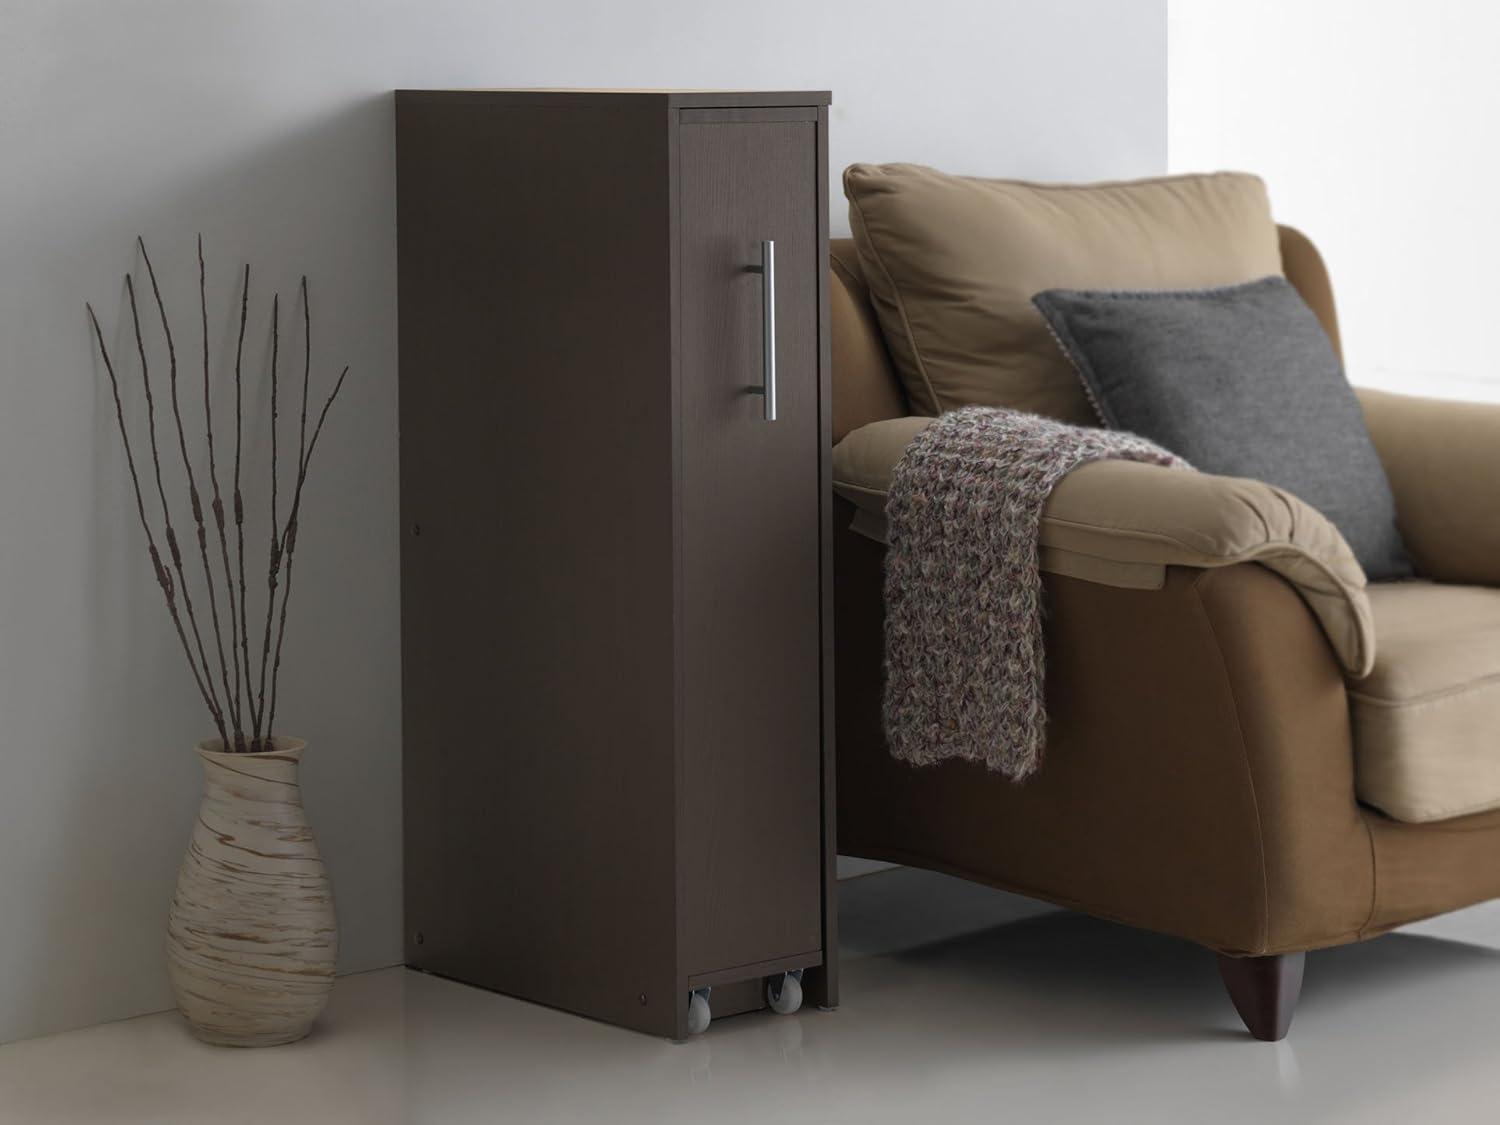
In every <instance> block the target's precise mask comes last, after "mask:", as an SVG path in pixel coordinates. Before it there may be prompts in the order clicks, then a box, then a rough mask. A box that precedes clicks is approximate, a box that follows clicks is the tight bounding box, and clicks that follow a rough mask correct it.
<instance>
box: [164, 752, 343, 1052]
mask: <svg viewBox="0 0 1500 1125" xmlns="http://www.w3.org/2000/svg"><path fill="white" fill-rule="evenodd" d="M220 745H222V744H221V743H220V742H219V740H217V739H214V740H212V741H211V742H205V743H202V744H200V745H199V746H198V755H199V757H200V758H201V759H202V760H203V800H202V803H201V804H200V805H199V808H198V819H197V822H196V823H195V824H194V825H193V834H192V838H191V840H190V842H189V844H188V850H187V855H186V856H184V857H183V861H182V867H181V869H180V871H179V872H178V875H177V890H176V893H175V894H173V896H172V905H171V908H170V911H169V913H168V917H167V966H168V970H169V972H170V975H171V978H172V988H173V991H174V992H175V993H176V996H177V1007H178V1008H179V1009H180V1010H181V1012H182V1014H183V1015H184V1016H185V1017H186V1018H187V1021H188V1023H190V1024H191V1025H192V1028H193V1031H194V1033H195V1034H196V1035H197V1036H198V1037H199V1038H200V1039H202V1040H204V1041H205V1042H208V1043H216V1044H221V1045H225V1046H237V1047H251V1046H271V1045H274V1044H277V1043H290V1042H293V1041H294V1040H297V1039H301V1038H302V1037H303V1036H305V1035H306V1034H307V1033H308V1032H309V1031H310V1030H311V1029H312V1025H313V1021H314V1020H315V1019H316V1018H317V1016H318V1013H319V1012H321V1011H322V1010H323V1005H324V1004H325V1003H326V1002H327V1000H328V993H329V991H330V990H331V989H332V988H333V966H334V959H335V956H336V955H337V952H338V928H337V924H336V921H335V918H334V910H333V895H332V891H331V889H330V886H329V882H328V873H327V871H326V869H325V868H324V866H323V859H322V857H321V856H320V855H319V854H318V847H317V844H316V843H315V842H314V840H313V834H312V828H311V826H310V825H309V823H308V819H307V814H306V812H305V811H304V810H303V808H302V793H301V789H300V788H299V786H298V783H297V767H298V763H299V761H300V760H301V757H302V751H303V749H304V748H305V746H306V744H305V743H303V742H302V741H300V740H298V739H292V738H278V739H276V740H275V749H274V750H271V751H267V752H266V753H262V754H225V753H222V752H220V751H219V750H218V749H217V747H218V746H220Z"/></svg>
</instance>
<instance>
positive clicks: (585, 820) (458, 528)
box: [396, 91, 833, 1037]
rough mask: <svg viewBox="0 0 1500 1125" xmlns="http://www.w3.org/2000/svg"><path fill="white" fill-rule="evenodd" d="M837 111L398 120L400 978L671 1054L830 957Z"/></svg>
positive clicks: (626, 110)
mask: <svg viewBox="0 0 1500 1125" xmlns="http://www.w3.org/2000/svg"><path fill="white" fill-rule="evenodd" d="M827 100H828V99H827V95H826V94H811V95H807V96H805V97H803V96H801V95H790V94H785V93H777V94H760V93H739V94H734V93H728V94H726V93H715V94H709V95H704V94H701V93H699V94H635V93H621V94H605V93H591V94H585V93H577V92H560V93H548V92H542V91H519V92H498V91H492V92H463V93H453V92H407V91H402V92H398V94H397V97H396V123H397V169H398V173H397V174H398V204H397V209H398V249H399V257H400V283H399V288H400V318H401V324H400V350H401V445H402V451H401V476H402V516H403V518H402V523H403V531H404V535H403V549H402V632H403V640H402V644H403V661H402V675H403V725H404V757H403V774H404V791H405V800H404V816H405V825H406V830H405V840H404V849H405V898H406V919H407V934H406V940H407V946H406V954H407V960H408V963H409V964H412V965H414V966H416V967H419V968H422V969H425V970H428V971H431V972H434V973H439V974H441V975H444V976H450V977H454V978H457V979H460V980H464V981H467V982H470V983H474V984H479V985H482V986H484V987H489V988H495V989H499V990H501V991H504V992H507V993H511V994H514V995H519V996H523V997H525V998H527V999H530V1000H534V1001H538V1002H541V1003H544V1004H549V1005H552V1006H555V1007H559V1008H564V1009H568V1010H571V1011H576V1012H581V1013H585V1014H587V1015H590V1016H594V1017H596V1018H600V1019H604V1020H608V1021H610V1022H613V1023H618V1024H622V1025H624V1026H627V1027H633V1028H638V1029H640V1030H643V1031H648V1032H652V1033H655V1034H659V1035H668V1036H675V1037H681V1036H683V1035H685V1034H686V1013H687V1006H686V999H687V990H688V989H689V987H692V986H696V984H697V983H699V982H703V983H710V982H711V983H712V984H713V985H714V989H715V992H714V1003H713V1008H714V1012H715V1013H716V1017H715V1018H719V1017H720V1016H722V1015H724V1014H727V1013H728V1012H730V1011H740V1010H747V1009H748V1008H750V1007H759V1006H761V1005H762V1004H763V993H762V983H761V980H760V978H761V977H762V976H763V975H768V974H772V973H775V972H780V971H784V970H787V969H792V968H809V969H811V968H813V967H814V966H819V965H820V964H823V963H826V961H827V957H826V956H825V952H824V951H825V949H826V948H827V940H826V935H827V932H828V927H829V926H830V925H831V924H832V921H831V920H832V907H831V904H829V905H825V899H824V897H823V892H824V891H825V889H826V890H827V891H828V892H830V894H831V889H832V886H831V880H827V878H826V875H827V873H828V872H830V871H831V864H832V862H833V857H832V856H831V855H825V854H823V848H824V846H825V843H831V842H832V826H831V823H828V822H827V821H826V820H825V819H824V818H825V817H828V816H831V811H832V809H831V801H832V786H831V781H832V778H831V764H832V760H831V757H830V755H831V746H829V745H827V744H826V743H825V741H824V732H825V730H827V729H828V728H827V727H826V725H825V720H824V718H823V717H822V716H821V715H820V712H819V705H820V693H822V694H826V692H827V689H828V679H829V676H830V675H831V673H830V671H829V667H828V664H827V657H828V655H829V654H830V653H831V647H830V646H829V644H828V637H827V636H826V635H825V633H826V630H827V627H828V618H827V597H828V594H827V589H826V581H827V575H828V573H829V572H828V557H827V556H826V554H823V553H820V552H826V551H827V549H828V540H827V537H826V530H827V513H826V496H824V495H823V492H825V491H826V488H827V481H828V465H827V458H828V441H827V435H828V420H827V409H828V401H829V400H828V383H827V380H828V367H827V344H826V337H825V331H824V326H823V325H822V323H821V317H822V316H823V315H824V313H823V310H824V309H825V306H826V298H825V295H824V293H823V291H822V289H821V285H822V282H821V281H820V278H821V277H822V274H823V272H824V271H823V269H822V263H823V262H824V261H825V257H826V225H827V216H826V205H825V203H824V197H825V195H826V178H825V176H826V170H825V169H824V168H823V163H824V160H825V154H826V144H825V143H824V141H825V140H826V114H825V113H824V112H823V111H822V109H821V107H822V106H824V105H826V103H827ZM765 107H769V108H765ZM762 238H774V239H776V240H777V251H778V256H779V259H780V261H779V264H780V269H779V271H778V272H779V281H780V282H781V294H780V300H779V301H778V306H779V310H778V311H779V315H780V319H781V334H782V339H783V348H782V349H781V357H780V358H781V364H782V385H783V395H782V403H783V418H782V420H781V421H778V422H776V423H774V424H769V425H768V424H767V423H765V422H764V420H763V418H762V416H761V413H762V402H761V400H760V399H759V398H758V397H756V396H753V395H751V394H750V393H748V389H747V388H748V385H749V384H751V383H758V382H759V377H760V356H761V346H760V324H761V306H760V296H759V294H760V286H759V281H758V278H757V277H756V276H755V275H753V274H750V273H747V272H745V270H744V267H745V266H747V265H749V264H751V263H753V262H755V261H758V258H759V240H760V239H762ZM705 286H710V287H713V291H712V292H708V291H706V290H705V288H704V287H705ZM820 622H821V623H822V624H821V625H820ZM825 882H826V883H827V886H826V888H825ZM809 983H810V989H809V992H808V995H809V996H810V997H813V998H814V999H815V1000H816V1001H817V1002H819V1003H822V1002H824V998H825V997H829V996H831V995H833V993H832V991H831V989H830V987H829V986H830V985H831V983H832V974H831V972H819V973H818V974H816V975H814V976H810V977H809Z"/></svg>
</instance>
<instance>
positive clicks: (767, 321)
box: [750, 238, 776, 422]
mask: <svg viewBox="0 0 1500 1125" xmlns="http://www.w3.org/2000/svg"><path fill="white" fill-rule="evenodd" d="M750 270H751V272H753V273H758V274H760V306H761V308H760V322H761V337H760V350H761V361H760V364H761V385H760V386H758V387H752V388H750V390H751V393H752V394H758V395H764V396H765V399H766V421H767V422H774V421H776V243H775V241H773V240H772V239H769V238H766V239H762V240H761V244H760V265H758V266H751V267H750Z"/></svg>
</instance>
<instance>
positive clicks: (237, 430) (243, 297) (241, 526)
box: [234, 262, 260, 731]
mask: <svg viewBox="0 0 1500 1125" xmlns="http://www.w3.org/2000/svg"><path fill="white" fill-rule="evenodd" d="M249 317H250V263H249V262H246V263H245V282H244V285H243V286H242V288H241V289H240V338H239V342H238V343H237V344H236V345H235V349H234V532H235V540H236V550H237V551H238V553H239V578H240V658H241V662H242V668H243V670H244V677H245V702H244V707H245V708H247V709H249V711H250V717H251V722H252V723H253V725H254V728H255V730H257V731H258V730H260V711H259V710H258V709H257V708H256V706H255V696H254V691H253V685H252V684H251V683H250V626H249V623H248V619H247V617H246V612H245V606H246V603H248V602H249V600H250V597H249V595H248V594H247V593H246V591H245V498H244V496H243V495H242V494H241V492H240V448H241V446H242V444H243V437H244V394H243V385H244V384H243V382H242V380H241V378H240V371H241V367H242V366H243V361H244V358H245V324H246V322H247V321H248V320H249ZM239 690H240V684H239V680H238V679H236V680H235V684H234V691H235V695H236V696H238V695H239Z"/></svg>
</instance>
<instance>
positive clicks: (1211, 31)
mask: <svg viewBox="0 0 1500 1125" xmlns="http://www.w3.org/2000/svg"><path fill="white" fill-rule="evenodd" d="M1169 10H1170V17H1169V26H1170V33H1169V43H1170V47H1169V53H1168V59H1169V65H1168V72H1169V75H1170V92H1169V95H1168V102H1169V138H1170V139H1169V149H1170V153H1169V160H1170V164H1171V166H1172V168H1173V170H1174V171H1192V170H1198V169H1206V168H1221V167H1228V168H1245V169H1249V170H1252V171H1255V172H1259V173H1260V174H1261V175H1262V176H1264V177H1265V178H1266V181H1267V183H1268V184H1269V186H1270V190H1271V201H1272V205H1273V206H1274V208H1275V210H1276V214H1277V216H1278V218H1280V219H1281V220H1282V221H1283V222H1289V223H1291V224H1292V225H1294V226H1297V227H1300V228H1301V229H1302V230H1303V231H1305V232H1306V233H1307V234H1308V235H1310V236H1311V237H1312V238H1313V239H1314V241H1316V242H1317V243H1318V245H1319V247H1320V248H1321V249H1322V251H1323V254H1324V257H1325V259H1326V260H1327V262H1328V266H1329V269H1330V271H1331V272H1332V275H1333V282H1334V291H1335V295H1336V297H1337V299H1338V306H1339V322H1340V328H1341V330H1342V336H1343V343H1344V351H1345V355H1346V358H1347V361H1348V368H1349V375H1350V378H1351V379H1352V380H1353V381H1354V382H1356V383H1361V384H1365V385H1369V386H1380V387H1386V388H1389V389H1393V390H1404V391H1409V392H1412V393H1419V394H1432V395H1440V396H1444V397H1455V398H1469V399H1483V400H1500V360H1497V358H1496V356H1497V348H1500V317H1497V316H1496V315H1495V311H1494V310H1495V303H1496V300H1497V297H1500V286H1497V284H1496V274H1495V267H1494V263H1495V262H1496V260H1497V259H1500V206H1497V205H1496V199H1495V192H1494V187H1493V185H1494V181H1495V175H1496V173H1497V172H1500V151H1497V149H1496V147H1495V145H1494V144H1493V143H1492V140H1493V133H1494V130H1493V122H1494V121H1495V119H1496V116H1497V114H1500V82H1496V80H1495V58H1494V52H1495V43H1496V42H1497V40H1500V7H1496V6H1495V5H1489V4H1477V3H1473V2H1472V0H1427V2H1426V3H1422V4H1413V3H1410V2H1409V0H1321V2H1319V3H1307V2H1306V0H1256V2H1255V3H1253V4H1247V3H1244V2H1243V0H1172V3H1171V4H1170V9H1169Z"/></svg>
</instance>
